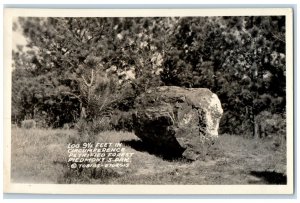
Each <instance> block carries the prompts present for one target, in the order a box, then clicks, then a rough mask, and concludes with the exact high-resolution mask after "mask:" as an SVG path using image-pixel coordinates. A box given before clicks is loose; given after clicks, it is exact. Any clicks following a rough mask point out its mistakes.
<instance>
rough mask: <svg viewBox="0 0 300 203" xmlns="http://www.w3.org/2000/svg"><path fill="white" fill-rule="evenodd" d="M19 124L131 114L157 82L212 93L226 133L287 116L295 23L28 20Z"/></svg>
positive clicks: (21, 53) (17, 85) (16, 91)
mask: <svg viewBox="0 0 300 203" xmlns="http://www.w3.org/2000/svg"><path fill="white" fill-rule="evenodd" d="M16 25H19V26H20V27H21V29H22V31H23V35H24V36H25V37H26V39H27V42H28V44H27V46H26V47H21V46H20V47H19V48H18V50H14V51H13V59H14V70H13V87H12V94H13V97H12V104H13V109H12V119H13V121H15V122H20V121H21V120H24V119H36V118H41V119H40V120H43V121H45V124H44V125H47V126H52V127H59V126H62V125H63V124H64V123H68V122H76V121H77V120H78V119H79V118H80V117H84V118H85V119H87V120H92V119H94V118H98V117H103V116H105V115H108V114H111V112H112V111H114V110H115V109H118V110H120V111H129V110H130V109H132V108H133V102H134V99H135V97H136V96H137V95H138V94H140V93H142V92H143V91H145V90H146V89H147V88H149V87H151V86H159V85H176V86H182V87H195V88H197V87H205V88H209V89H211V90H212V91H213V92H215V93H216V94H217V95H218V96H219V98H220V99H221V102H222V106H223V108H224V110H225V113H224V116H223V119H222V123H221V130H222V131H223V132H230V133H241V132H244V131H245V132H246V131H249V132H252V133H253V134H255V131H256V130H257V129H256V124H257V123H258V122H259V121H258V118H260V117H261V116H259V115H260V113H261V112H263V111H268V112H270V113H272V114H284V113H285V104H286V102H285V94H286V92H285V80H286V79H285V17H284V16H255V17H251V16H249V17H180V18H179V17H174V18H162V17H157V18H146V17H145V18H36V17H34V18H30V17H29V18H19V19H18V23H16V24H15V26H16Z"/></svg>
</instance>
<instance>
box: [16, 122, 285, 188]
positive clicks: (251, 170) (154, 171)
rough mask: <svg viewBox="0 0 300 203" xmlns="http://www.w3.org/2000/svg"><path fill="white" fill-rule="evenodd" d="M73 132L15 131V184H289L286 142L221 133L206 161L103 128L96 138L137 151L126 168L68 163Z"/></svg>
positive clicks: (75, 133) (127, 149) (17, 129)
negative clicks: (158, 150)
mask: <svg viewBox="0 0 300 203" xmlns="http://www.w3.org/2000/svg"><path fill="white" fill-rule="evenodd" d="M77 136H79V135H78V134H77V132H76V131H75V130H63V129H54V130H51V129H48V130H46V129H21V128H13V129H12V153H11V156H12V157H11V179H12V182H17V183H81V184H82V183H88V184H199V185H201V184H286V146H285V142H284V141H281V142H278V141H276V140H274V139H249V138H244V137H242V136H232V135H221V136H220V137H219V139H218V140H217V141H216V143H215V144H214V145H213V146H212V147H211V148H210V149H209V150H208V152H207V155H206V156H205V157H204V158H203V159H202V160H197V161H194V162H188V161H185V160H166V159H163V158H162V157H160V156H159V155H157V154H153V153H152V152H151V150H148V149H147V148H146V147H143V143H142V142H141V141H139V139H138V138H137V137H136V136H135V135H134V134H133V133H127V132H126V133H125V132H114V131H109V132H102V133H100V134H99V135H97V136H96V141H97V142H122V143H124V144H125V148H126V152H132V153H134V155H133V157H132V162H131V164H130V166H129V167H128V168H113V169H109V168H105V169H103V168H99V169H97V170H88V169H84V170H83V171H81V172H80V173H78V171H76V170H71V169H70V168H69V167H68V165H67V159H68V153H67V145H68V143H69V142H70V140H72V139H73V138H76V137H77Z"/></svg>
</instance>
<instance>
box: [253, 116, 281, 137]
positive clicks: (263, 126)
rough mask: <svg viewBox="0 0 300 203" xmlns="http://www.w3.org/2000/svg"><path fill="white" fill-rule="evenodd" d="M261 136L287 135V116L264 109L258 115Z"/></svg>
mask: <svg viewBox="0 0 300 203" xmlns="http://www.w3.org/2000/svg"><path fill="white" fill-rule="evenodd" d="M257 122H258V123H259V125H260V136H261V137H274V136H278V135H280V136H284V137H285V136H286V118H285V115H284V114H271V113H270V112H268V111H262V112H261V113H260V114H259V115H258V116H257Z"/></svg>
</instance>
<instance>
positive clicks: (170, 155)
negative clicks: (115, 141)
mask: <svg viewBox="0 0 300 203" xmlns="http://www.w3.org/2000/svg"><path fill="white" fill-rule="evenodd" d="M121 143H122V144H124V145H126V146H129V147H131V148H133V149H135V150H137V151H140V152H148V153H149V154H152V155H155V156H157V157H160V158H162V159H164V160H167V161H182V162H188V161H189V160H187V159H185V158H184V157H182V153H183V151H184V149H170V148H166V147H157V146H154V145H153V144H151V143H150V144H149V143H146V142H143V141H141V140H126V141H122V142H121Z"/></svg>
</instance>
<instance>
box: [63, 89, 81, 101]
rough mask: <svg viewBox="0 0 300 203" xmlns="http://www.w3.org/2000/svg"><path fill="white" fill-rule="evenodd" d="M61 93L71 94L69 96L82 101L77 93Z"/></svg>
mask: <svg viewBox="0 0 300 203" xmlns="http://www.w3.org/2000/svg"><path fill="white" fill-rule="evenodd" d="M62 94H66V95H71V96H73V97H75V98H77V99H78V100H79V101H80V102H81V103H82V100H81V97H80V96H79V95H76V94H74V93H72V92H62Z"/></svg>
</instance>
